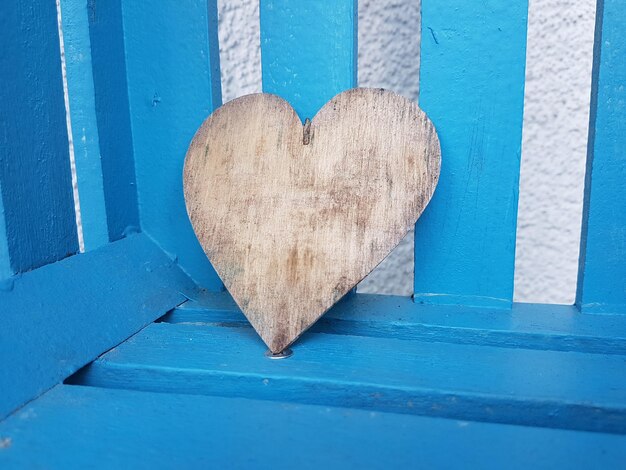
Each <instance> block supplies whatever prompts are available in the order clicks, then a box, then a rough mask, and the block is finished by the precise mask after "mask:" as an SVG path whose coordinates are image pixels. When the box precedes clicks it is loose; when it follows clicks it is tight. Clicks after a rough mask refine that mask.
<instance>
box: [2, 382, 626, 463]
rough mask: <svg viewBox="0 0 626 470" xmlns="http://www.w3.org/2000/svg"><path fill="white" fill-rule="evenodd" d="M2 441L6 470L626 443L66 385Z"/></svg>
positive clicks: (579, 449)
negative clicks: (3, 443) (451, 444)
mask: <svg viewBox="0 0 626 470" xmlns="http://www.w3.org/2000/svg"><path fill="white" fill-rule="evenodd" d="M112 417H115V418H114V419H112ZM0 439H3V440H2V441H0V442H7V443H8V444H5V446H3V447H4V448H0V465H2V467H3V468H7V469H12V468H33V467H36V468H39V467H42V468H68V467H89V468H162V467H164V466H166V467H170V468H171V467H174V468H255V469H257V468H258V469H264V468H267V469H283V468H285V469H286V468H289V469H293V468H298V469H308V468H311V469H319V468H327V469H334V468H347V467H349V468H381V469H383V468H384V469H387V468H390V466H391V467H394V468H396V467H397V468H508V469H518V468H519V469H526V468H550V469H551V468H572V469H576V468H619V467H620V466H622V464H623V462H624V460H625V459H626V445H624V444H625V437H624V436H616V435H610V434H600V433H587V432H575V431H564V430H555V429H541V428H531V427H523V426H510V425H496V424H488V423H476V422H469V421H453V420H447V419H437V418H428V417H421V416H407V415H399V414H390V413H370V412H367V411H362V410H351V409H345V408H329V407H320V406H311V405H297V404H288V403H280V402H278V403H272V402H267V401H254V400H245V399H237V398H220V397H205V396H189V395H175V394H162V393H146V392H132V391H127V390H107V389H99V388H90V387H75V386H59V387H56V388H55V389H53V390H51V391H50V392H48V393H46V394H45V395H44V396H43V397H41V398H39V399H38V400H37V401H35V402H33V403H31V404H29V405H28V406H27V407H26V408H24V409H23V410H21V411H19V412H18V413H16V414H15V415H14V416H12V417H11V418H9V419H8V420H6V421H5V422H4V423H2V424H0ZM155 443H166V445H155ZM449 443H454V445H453V447H450V445H449Z"/></svg>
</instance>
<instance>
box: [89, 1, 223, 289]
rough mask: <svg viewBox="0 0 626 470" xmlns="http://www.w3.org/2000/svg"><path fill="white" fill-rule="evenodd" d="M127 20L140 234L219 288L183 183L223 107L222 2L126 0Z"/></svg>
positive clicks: (199, 279)
mask: <svg viewBox="0 0 626 470" xmlns="http://www.w3.org/2000/svg"><path fill="white" fill-rule="evenodd" d="M96 14H97V12H96ZM122 17H123V30H124V39H125V53H126V72H127V82H128V99H129V106H130V111H131V114H130V120H131V127H132V139H133V149H134V157H135V171H136V179H137V196H138V201H139V213H140V220H141V226H142V229H143V231H145V232H147V233H148V234H149V235H150V236H151V237H152V238H153V239H154V240H155V241H156V242H157V243H158V244H159V245H160V246H161V247H162V248H163V249H164V250H165V251H166V252H168V253H169V254H170V255H171V256H172V257H175V258H177V259H178V262H179V263H180V265H181V267H182V268H183V269H184V270H185V271H186V272H187V273H188V274H189V275H190V276H191V277H192V278H193V279H194V280H195V281H196V282H198V283H199V284H200V285H201V286H203V287H205V288H208V289H213V290H215V289H221V288H222V284H221V281H220V280H219V278H218V276H217V274H216V273H215V271H214V270H213V268H212V267H211V265H210V264H209V262H208V260H207V258H206V256H205V254H204V252H203V250H202V248H201V247H200V244H199V243H198V241H197V239H196V236H195V234H194V232H193V229H192V227H191V224H190V222H189V219H188V217H187V213H186V210H185V202H184V198H183V185H182V174H183V161H184V158H185V153H186V151H187V147H188V145H189V143H190V142H191V139H192V137H193V135H194V133H195V131H196V130H197V129H198V127H199V126H200V124H201V123H202V121H203V120H204V119H205V118H206V117H207V116H208V115H209V114H210V113H211V112H212V111H213V109H215V108H216V107H217V106H219V105H220V104H221V88H220V73H219V53H218V45H217V4H216V0H184V1H181V2H163V1H161V0H149V1H144V2H136V1H132V0H123V1H122Z"/></svg>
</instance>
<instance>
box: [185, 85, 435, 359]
mask: <svg viewBox="0 0 626 470" xmlns="http://www.w3.org/2000/svg"><path fill="white" fill-rule="evenodd" d="M440 164H441V152H440V147H439V140H438V138H437V134H436V132H435V128H434V126H433V124H432V123H431V122H430V120H429V119H428V118H427V117H426V115H425V114H424V112H422V111H421V110H420V109H419V107H418V106H417V104H415V103H413V102H412V101H410V100H408V99H406V98H404V97H402V96H399V95H397V94H395V93H393V92H390V91H386V90H381V89H367V88H355V89H352V90H348V91H345V92H343V93H340V94H339V95H337V96H335V97H334V98H333V99H332V100H330V101H329V102H328V103H326V105H324V107H323V108H322V109H321V110H320V111H319V112H318V113H317V115H316V116H315V117H314V118H313V121H312V122H309V121H308V120H307V121H306V123H305V125H304V126H303V125H302V122H301V121H300V118H299V117H298V115H297V114H296V112H295V111H294V110H293V108H292V107H291V106H290V105H289V103H287V102H286V101H285V100H283V99H282V98H280V97H278V96H275V95H270V94H254V95H247V96H243V97H241V98H237V99H235V100H233V101H230V102H228V103H226V104H225V105H223V106H222V107H220V108H219V109H217V110H216V111H215V112H214V113H213V114H212V115H211V116H209V117H208V118H207V119H206V121H204V123H203V124H202V126H201V127H200V129H199V130H198V132H197V133H196V135H195V136H194V138H193V141H192V142H191V145H190V147H189V150H188V152H187V156H186V158H185V168H184V175H183V184H184V194H185V201H186V205H187V213H188V214H189V218H190V219H191V223H192V225H193V228H194V230H195V233H196V235H197V237H198V240H199V241H200V244H201V245H202V247H203V249H204V251H205V253H206V255H207V256H208V257H209V259H210V261H211V263H212V264H213V266H214V267H215V269H216V271H217V273H218V274H219V276H220V277H221V279H222V281H223V282H224V285H225V286H226V288H227V289H228V291H229V292H230V294H231V295H232V296H233V298H234V299H235V302H237V304H238V305H239V307H240V308H241V310H242V311H243V312H244V314H245V315H246V317H247V318H248V320H249V321H250V323H251V324H252V325H253V326H254V328H255V329H256V331H257V332H258V333H259V335H260V336H261V338H262V339H263V340H264V341H265V343H266V344H267V345H268V347H269V348H270V350H271V351H272V352H273V353H278V352H281V351H282V350H283V349H285V348H286V347H287V346H289V345H290V344H291V343H292V342H293V341H295V340H296V338H298V336H300V335H301V334H302V332H304V331H305V330H306V329H307V328H309V327H310V326H311V325H312V324H313V323H314V322H315V321H316V320H317V319H318V318H319V317H321V316H322V315H323V314H324V312H326V311H327V310H328V309H329V308H330V307H331V306H332V305H333V304H334V303H335V302H337V301H338V300H339V299H340V298H341V297H342V296H344V295H345V294H346V293H347V292H349V291H350V289H352V288H353V287H354V286H356V284H357V283H358V282H359V281H361V280H362V279H363V278H364V277H365V276H366V275H367V274H368V273H370V272H371V271H372V270H373V269H374V268H375V267H376V266H377V265H378V264H379V263H380V262H381V261H382V260H383V259H384V258H385V257H386V256H387V255H388V254H389V252H390V251H391V250H392V249H393V248H394V247H395V246H396V245H397V244H398V243H399V242H400V241H401V240H402V238H403V237H404V236H405V235H406V233H407V231H408V230H409V229H410V228H411V227H412V226H413V224H415V222H416V221H417V219H418V217H419V216H420V215H421V213H422V211H423V210H424V208H425V207H426V205H427V204H428V202H429V201H430V198H431V196H432V194H433V191H434V190H435V186H436V184H437V181H438V178H439V169H440Z"/></svg>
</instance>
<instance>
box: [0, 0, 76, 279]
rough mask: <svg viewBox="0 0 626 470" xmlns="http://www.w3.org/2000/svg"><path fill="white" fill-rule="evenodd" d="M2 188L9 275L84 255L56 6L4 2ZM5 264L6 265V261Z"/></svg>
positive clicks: (40, 1) (0, 35)
mask: <svg viewBox="0 0 626 470" xmlns="http://www.w3.org/2000/svg"><path fill="white" fill-rule="evenodd" d="M0 43H1V44H2V47H1V48H0V74H1V77H2V78H1V79H0V187H1V191H2V194H1V199H2V203H1V204H0V205H3V208H4V209H3V210H4V225H5V227H4V230H3V232H5V234H6V239H5V240H4V241H2V242H0V246H2V247H4V248H0V252H2V251H8V257H9V261H10V263H9V264H10V268H9V269H7V266H6V264H7V263H6V253H5V254H0V266H2V267H1V268H0V269H1V270H2V272H3V273H4V274H7V273H8V272H11V273H16V272H22V271H26V270H29V269H32V268H36V267H38V266H41V265H44V264H47V263H50V262H53V261H57V260H59V259H62V258H65V257H66V256H69V255H72V254H74V253H76V252H77V251H78V237H77V230H76V217H75V212H74V199H73V196H72V184H71V174H70V160H69V145H68V138H67V126H66V122H65V104H64V101H63V82H62V76H61V56H60V48H59V35H58V27H57V12H56V7H55V4H54V2H51V1H47V0H46V1H44V0H37V1H33V2H20V1H17V0H11V1H8V2H5V3H3V5H2V14H1V15H0ZM3 258H4V259H3Z"/></svg>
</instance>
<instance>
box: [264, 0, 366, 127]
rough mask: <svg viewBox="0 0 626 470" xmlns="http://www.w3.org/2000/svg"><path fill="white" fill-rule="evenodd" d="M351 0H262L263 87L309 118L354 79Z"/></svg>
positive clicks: (354, 9) (354, 16)
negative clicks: (298, 0) (301, 0)
mask: <svg viewBox="0 0 626 470" xmlns="http://www.w3.org/2000/svg"><path fill="white" fill-rule="evenodd" d="M356 3H357V2H356V0H320V1H315V2H292V1H290V0H261V9H260V17H261V65H262V72H263V91H264V92H266V93H274V94H277V95H280V96H281V97H283V98H285V99H286V100H287V101H289V103H291V105H292V106H293V107H294V109H295V110H296V111H297V112H298V114H299V115H300V118H301V119H302V120H304V119H305V118H311V119H312V118H313V116H314V115H315V113H317V111H318V110H319V109H320V108H321V107H322V106H323V105H324V104H325V103H326V102H327V101H328V100H329V99H331V98H332V97H333V96H335V95H336V94H337V93H340V92H342V91H344V90H346V89H349V88H353V87H355V86H356V82H357V63H356V61H357V28H356V26H357V4H356Z"/></svg>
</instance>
